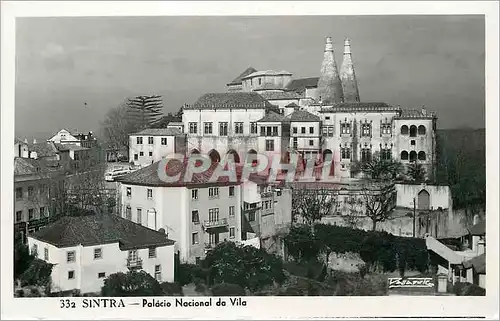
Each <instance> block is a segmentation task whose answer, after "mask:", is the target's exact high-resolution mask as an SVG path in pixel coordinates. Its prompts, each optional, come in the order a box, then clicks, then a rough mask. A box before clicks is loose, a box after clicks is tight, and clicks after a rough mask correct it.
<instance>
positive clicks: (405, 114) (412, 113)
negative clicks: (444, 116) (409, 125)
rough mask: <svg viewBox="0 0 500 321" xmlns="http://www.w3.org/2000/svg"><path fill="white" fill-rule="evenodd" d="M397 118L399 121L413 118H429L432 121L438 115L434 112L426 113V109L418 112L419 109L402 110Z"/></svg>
mask: <svg viewBox="0 0 500 321" xmlns="http://www.w3.org/2000/svg"><path fill="white" fill-rule="evenodd" d="M395 118H399V119H407V118H409V119H412V118H427V119H432V118H436V114H435V113H434V112H429V111H426V110H425V109H422V110H417V109H402V110H401V113H400V114H399V115H398V116H396V117H395Z"/></svg>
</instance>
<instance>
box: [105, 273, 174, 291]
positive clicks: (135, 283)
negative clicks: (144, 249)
mask: <svg viewBox="0 0 500 321" xmlns="http://www.w3.org/2000/svg"><path fill="white" fill-rule="evenodd" d="M101 295H102V296H106V297H116V296H118V297H119V296H161V295H164V292H163V289H162V287H161V285H160V283H158V281H156V280H155V278H153V277H152V276H151V275H149V274H148V273H147V272H145V271H138V272H137V271H130V272H128V273H122V272H118V273H114V274H111V275H109V276H108V277H107V278H106V279H105V280H104V286H103V287H102V289H101Z"/></svg>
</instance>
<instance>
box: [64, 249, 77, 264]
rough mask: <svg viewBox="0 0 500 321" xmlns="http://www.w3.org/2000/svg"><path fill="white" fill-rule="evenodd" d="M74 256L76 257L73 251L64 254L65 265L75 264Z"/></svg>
mask: <svg viewBox="0 0 500 321" xmlns="http://www.w3.org/2000/svg"><path fill="white" fill-rule="evenodd" d="M75 255H76V253H75V251H69V252H66V262H67V263H72V262H75V260H76V257H75Z"/></svg>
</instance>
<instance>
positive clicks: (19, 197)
mask: <svg viewBox="0 0 500 321" xmlns="http://www.w3.org/2000/svg"><path fill="white" fill-rule="evenodd" d="M22 199H23V188H22V187H18V188H16V200H22Z"/></svg>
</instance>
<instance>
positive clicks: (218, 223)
mask: <svg viewBox="0 0 500 321" xmlns="http://www.w3.org/2000/svg"><path fill="white" fill-rule="evenodd" d="M203 225H204V226H205V228H217V227H225V226H228V223H227V218H223V219H220V220H217V221H205V222H204V223H203Z"/></svg>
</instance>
